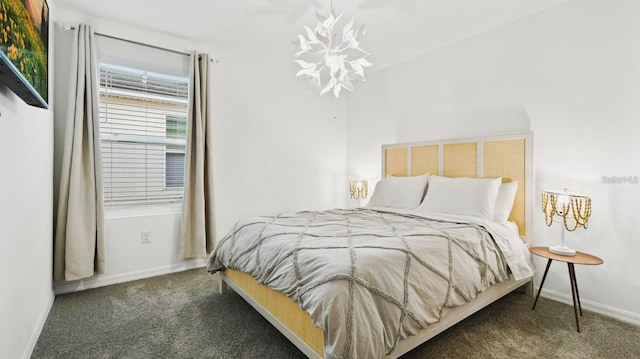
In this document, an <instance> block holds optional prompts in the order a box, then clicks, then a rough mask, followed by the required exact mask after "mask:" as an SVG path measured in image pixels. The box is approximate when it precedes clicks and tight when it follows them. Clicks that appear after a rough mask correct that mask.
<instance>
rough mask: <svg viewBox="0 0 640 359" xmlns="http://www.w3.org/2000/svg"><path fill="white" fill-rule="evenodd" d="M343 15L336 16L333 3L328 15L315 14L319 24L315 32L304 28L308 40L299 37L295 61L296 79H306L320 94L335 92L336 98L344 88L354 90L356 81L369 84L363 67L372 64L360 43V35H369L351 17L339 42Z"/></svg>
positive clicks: (306, 27)
mask: <svg viewBox="0 0 640 359" xmlns="http://www.w3.org/2000/svg"><path fill="white" fill-rule="evenodd" d="M343 14H344V13H341V14H340V15H338V16H336V15H335V12H334V10H333V4H332V6H331V13H330V14H329V16H326V17H325V16H323V15H321V14H319V13H318V12H317V11H316V17H317V19H318V24H317V25H316V27H315V29H313V30H312V29H311V28H309V27H308V26H305V27H304V30H305V32H306V37H305V36H304V35H298V42H297V43H298V45H299V46H300V51H298V52H297V53H296V54H295V55H294V57H295V58H296V60H294V62H295V63H297V64H298V65H300V67H301V69H300V70H299V71H298V72H297V73H296V76H305V77H306V78H307V79H308V80H309V82H310V83H311V84H312V85H313V86H316V87H318V88H320V89H321V90H320V95H324V94H325V93H327V92H329V91H331V90H333V94H334V95H335V96H336V98H338V97H340V91H341V90H342V89H343V88H344V89H346V90H348V91H353V84H352V83H353V82H354V81H366V78H365V77H364V68H365V67H369V66H371V65H373V64H372V63H371V62H369V61H368V60H367V59H366V57H367V56H368V55H369V53H368V52H366V51H364V50H363V49H361V48H360V43H359V42H358V35H363V36H364V34H365V32H366V31H364V25H363V26H360V27H359V28H358V29H354V27H353V23H354V21H353V18H352V19H351V21H349V22H348V23H347V24H346V25H345V26H344V28H343V29H342V37H341V41H338V33H336V32H334V27H335V26H336V24H337V23H338V21H339V20H340V18H341V17H342V15H343ZM354 57H355V59H353V58H354Z"/></svg>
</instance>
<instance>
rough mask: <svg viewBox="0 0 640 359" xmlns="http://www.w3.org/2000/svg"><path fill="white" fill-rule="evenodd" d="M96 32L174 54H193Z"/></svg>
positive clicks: (103, 35)
mask: <svg viewBox="0 0 640 359" xmlns="http://www.w3.org/2000/svg"><path fill="white" fill-rule="evenodd" d="M94 34H95V35H96V36H102V37H107V38H109V39H114V40H120V41H125V42H128V43H131V44H136V45H141V46H146V47H150V48H152V49H157V50H163V51H168V52H172V53H174V54H178V55H186V56H191V54H190V53H188V52H184V51H178V50H173V49H168V48H166V47H160V46H156V45H150V44H145V43H142V42H139V41H135V40H129V39H123V38H121V37H117V36H113V35H107V34H103V33H100V32H95V31H94Z"/></svg>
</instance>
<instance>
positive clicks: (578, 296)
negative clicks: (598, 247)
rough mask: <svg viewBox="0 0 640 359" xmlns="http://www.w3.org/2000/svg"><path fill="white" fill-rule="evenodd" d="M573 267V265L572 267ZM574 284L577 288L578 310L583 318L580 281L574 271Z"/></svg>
mask: <svg viewBox="0 0 640 359" xmlns="http://www.w3.org/2000/svg"><path fill="white" fill-rule="evenodd" d="M571 266H572V267H573V264H572V265H571ZM573 284H574V285H575V286H576V299H578V309H579V310H580V316H582V305H581V304H580V292H579V291H578V280H577V279H576V270H575V267H574V269H573Z"/></svg>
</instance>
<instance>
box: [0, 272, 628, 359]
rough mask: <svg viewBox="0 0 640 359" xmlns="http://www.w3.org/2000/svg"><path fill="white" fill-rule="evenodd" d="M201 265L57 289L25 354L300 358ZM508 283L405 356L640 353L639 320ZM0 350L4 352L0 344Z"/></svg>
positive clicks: (619, 355)
mask: <svg viewBox="0 0 640 359" xmlns="http://www.w3.org/2000/svg"><path fill="white" fill-rule="evenodd" d="M218 280H219V279H218V275H214V276H212V275H210V274H209V273H207V272H206V271H205V270H204V269H196V270H190V271H186V272H182V273H176V274H170V275H165V276H160V277H156V278H151V279H145V280H139V281H135V282H130V283H124V284H118V285H113V286H109V287H104V288H97V289H92V290H87V291H84V292H80V293H73V294H67V295H62V296H58V297H57V298H56V300H55V302H54V305H53V308H52V310H51V313H50V314H49V318H48V319H47V322H46V324H45V327H44V329H43V331H42V334H41V335H40V338H39V340H38V343H37V344H36V347H35V350H34V353H33V355H32V357H31V358H33V359H38V358H83V359H84V358H135V359H144V358H304V355H302V353H301V352H300V351H298V349H296V348H295V347H294V346H293V345H292V344H290V343H289V341H288V340H287V339H286V338H285V337H284V336H283V335H281V334H280V333H279V332H278V331H277V330H276V329H275V328H273V327H272V326H271V324H269V323H268V322H267V321H266V320H265V319H263V318H262V317H261V316H260V315H259V314H258V313H257V312H256V311H255V310H253V308H251V306H249V305H248V304H247V303H246V302H245V301H244V300H243V299H242V298H241V297H240V296H238V295H237V294H235V293H234V292H233V291H230V293H229V294H227V295H224V296H222V295H220V294H218V292H217V288H218ZM531 305H532V298H529V297H526V296H525V295H523V294H522V293H513V294H510V295H508V296H506V297H505V298H503V299H501V300H499V301H497V302H496V303H494V304H492V305H490V306H489V307H487V308H486V309H484V310H482V311H480V312H479V313H477V314H475V315H473V316H472V317H470V318H468V319H466V320H464V321H463V322H462V323H460V324H458V325H456V326H454V327H453V328H451V329H449V330H447V331H445V332H444V333H442V334H440V335H439V336H437V337H435V338H433V339H432V340H430V341H429V342H427V343H425V344H423V345H422V346H420V347H418V348H416V349H414V350H413V351H411V352H410V353H408V354H406V355H405V356H403V359H404V358H406V359H410V358H411V359H418V358H640V344H639V343H640V328H639V327H636V326H632V325H629V324H626V323H623V322H620V321H617V320H615V319H611V318H609V317H606V316H602V315H599V314H596V313H593V312H589V311H585V312H584V317H582V318H581V319H582V321H581V324H582V333H577V332H576V330H575V320H574V317H573V308H572V307H571V306H568V305H565V304H562V303H558V302H554V301H550V300H547V299H544V298H540V301H539V302H538V305H537V307H536V310H535V311H532V310H531ZM0 356H1V354H0Z"/></svg>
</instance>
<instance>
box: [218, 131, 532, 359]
mask: <svg viewBox="0 0 640 359" xmlns="http://www.w3.org/2000/svg"><path fill="white" fill-rule="evenodd" d="M531 142H532V134H531V132H522V133H515V134H507V135H495V136H484V137H476V138H463V139H447V140H442V141H427V142H412V143H401V144H392V145H383V146H382V176H383V178H384V177H387V176H390V175H392V176H417V175H421V174H425V173H429V174H432V175H441V176H447V177H477V178H491V177H502V178H503V182H509V181H518V192H517V193H516V199H515V202H514V207H513V210H512V212H511V216H510V217H509V219H510V220H511V221H514V222H516V224H517V225H518V229H519V231H520V237H521V238H522V239H523V241H525V242H526V243H527V244H528V245H531V242H530V241H531V238H532V236H531V227H532V226H531V225H529V224H530V223H531V207H532V206H531V205H532V203H533V202H532V189H531V187H532V183H533V182H532V178H533V174H532V170H531V148H532V143H531ZM220 276H221V280H220V293H222V294H224V293H226V291H227V286H229V287H231V288H232V289H233V290H234V291H235V292H237V293H238V294H240V296H242V297H243V298H244V299H245V300H246V301H247V302H248V303H249V304H251V306H253V307H254V308H255V309H256V310H257V311H258V312H259V313H260V314H262V316H264V317H265V318H266V319H267V320H268V321H269V322H270V323H271V324H273V326H275V327H276V329H278V330H279V331H280V332H281V333H282V334H284V336H286V337H287V338H288V339H289V340H290V341H291V342H292V343H293V344H294V345H295V346H296V347H298V349H300V350H301V351H302V352H303V353H304V354H305V355H306V356H308V357H309V358H314V359H321V358H324V332H323V331H322V330H321V329H320V328H318V327H315V326H314V325H313V324H312V323H311V318H310V316H309V314H308V313H307V312H305V311H303V310H302V309H300V307H299V306H298V304H296V303H295V302H294V301H293V300H291V299H290V298H289V297H287V296H286V295H284V294H282V293H278V292H275V291H273V290H271V289H269V288H268V287H267V286H265V285H262V284H258V283H257V282H256V281H255V280H254V279H253V277H251V276H250V275H248V274H246V273H242V272H240V271H237V270H234V269H227V270H225V271H224V272H220ZM525 285H526V286H525ZM523 286H525V289H526V292H527V294H528V295H532V293H533V283H532V279H531V278H528V279H524V280H521V281H515V280H514V279H513V277H511V278H510V279H509V280H507V281H504V282H501V283H497V284H495V285H492V286H491V287H490V288H489V289H487V290H485V291H484V292H482V293H480V294H479V295H478V297H477V298H476V299H475V300H473V301H471V302H468V303H466V304H464V305H461V306H458V307H455V308H452V309H449V310H448V311H447V313H446V314H445V315H444V316H443V319H442V320H441V321H440V322H438V323H436V324H432V325H430V326H429V327H427V328H426V329H424V330H422V331H421V332H419V333H418V334H417V335H415V336H412V337H409V338H407V339H405V340H403V341H401V342H400V343H398V345H396V348H395V349H394V351H393V352H391V353H390V354H389V355H387V356H386V357H385V358H397V357H399V356H401V355H403V354H405V353H407V352H408V351H410V350H411V349H414V348H415V347H417V346H419V345H420V344H422V343H424V342H425V341H427V340H429V339H430V338H432V337H434V336H436V335H437V334H439V333H441V332H443V331H444V330H446V329H448V328H450V327H452V326H453V325H455V324H456V323H458V322H460V321H461V320H463V319H465V318H467V317H468V316H470V315H472V314H473V313H475V312H477V311H478V310H480V309H482V308H484V307H485V306H487V305H489V304H491V303H493V302H494V301H496V300H497V299H499V298H501V297H503V296H504V295H506V294H508V293H510V292H512V291H513V290H515V289H517V288H520V287H523Z"/></svg>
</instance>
